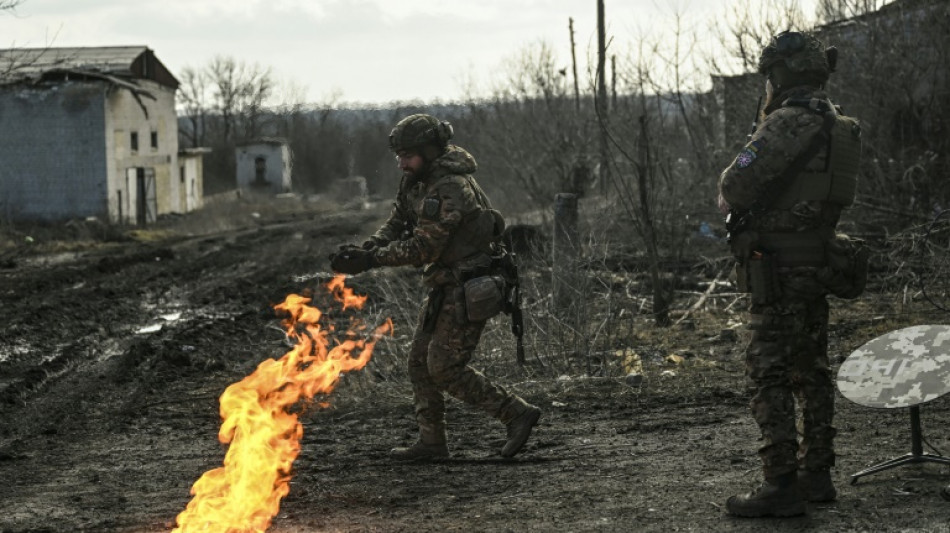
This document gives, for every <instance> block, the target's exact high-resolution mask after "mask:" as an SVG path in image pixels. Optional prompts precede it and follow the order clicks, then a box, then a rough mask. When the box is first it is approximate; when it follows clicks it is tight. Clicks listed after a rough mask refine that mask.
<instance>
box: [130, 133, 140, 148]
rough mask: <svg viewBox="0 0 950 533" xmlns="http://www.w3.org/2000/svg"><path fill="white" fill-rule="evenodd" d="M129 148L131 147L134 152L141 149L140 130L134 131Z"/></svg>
mask: <svg viewBox="0 0 950 533" xmlns="http://www.w3.org/2000/svg"><path fill="white" fill-rule="evenodd" d="M129 148H131V149H132V151H133V152H138V151H139V132H137V131H133V132H132V135H130V136H129Z"/></svg>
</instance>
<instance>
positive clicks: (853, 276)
mask: <svg viewBox="0 0 950 533" xmlns="http://www.w3.org/2000/svg"><path fill="white" fill-rule="evenodd" d="M825 254H826V258H827V262H828V264H827V266H825V267H824V268H821V269H820V270H819V271H818V280H819V281H820V282H821V283H823V284H824V285H825V287H826V288H827V289H828V292H830V293H831V294H833V295H835V296H837V297H838V298H844V299H848V300H850V299H853V298H857V297H858V296H860V295H861V293H863V292H864V288H865V286H866V285H867V282H868V263H869V260H870V255H871V251H870V249H869V248H868V246H867V244H866V243H865V242H864V240H862V239H854V238H851V237H849V236H847V235H844V234H842V233H839V234H837V235H835V238H834V239H832V240H831V241H829V243H828V246H827V247H826V251H825Z"/></svg>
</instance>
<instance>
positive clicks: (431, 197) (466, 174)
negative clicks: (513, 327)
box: [371, 145, 496, 267]
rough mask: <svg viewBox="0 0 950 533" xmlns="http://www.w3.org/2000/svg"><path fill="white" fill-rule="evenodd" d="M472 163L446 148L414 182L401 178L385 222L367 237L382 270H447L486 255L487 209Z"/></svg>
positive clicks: (489, 242) (490, 227)
mask: <svg viewBox="0 0 950 533" xmlns="http://www.w3.org/2000/svg"><path fill="white" fill-rule="evenodd" d="M476 169H477V164H476V163H475V158H474V157H472V155H471V154H469V153H468V152H467V151H465V150H464V149H462V148H460V147H458V146H454V145H449V147H448V148H447V149H446V151H445V153H443V154H442V155H441V156H440V157H439V158H437V159H435V160H434V161H432V163H431V164H430V165H429V168H428V169H427V171H426V172H425V174H424V175H422V176H421V177H420V178H419V179H410V178H406V177H403V179H402V181H401V182H400V184H399V191H398V192H397V194H396V200H395V202H394V203H393V209H392V212H391V214H390V215H389V219H388V220H387V221H386V222H385V223H384V224H383V225H382V227H380V228H379V230H378V231H377V232H376V233H375V234H374V235H373V236H372V237H371V240H372V241H373V242H375V243H376V244H377V246H378V248H377V249H376V260H377V261H378V262H379V264H381V265H385V266H402V265H413V266H423V265H429V264H434V263H437V264H438V266H443V267H452V266H453V264H454V263H456V262H457V261H459V260H460V259H463V258H466V257H470V256H471V255H473V254H475V253H477V252H485V253H489V254H490V253H491V252H492V247H493V242H494V240H495V238H496V235H495V234H494V220H493V219H492V220H491V222H489V220H488V217H485V216H481V215H483V214H485V213H489V214H490V211H489V210H490V209H491V203H490V202H489V200H488V197H487V196H485V193H484V192H483V191H482V189H481V187H479V186H478V183H476V182H475V179H474V178H473V177H472V173H474V172H475V170H476Z"/></svg>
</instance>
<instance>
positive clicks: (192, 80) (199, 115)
mask: <svg viewBox="0 0 950 533" xmlns="http://www.w3.org/2000/svg"><path fill="white" fill-rule="evenodd" d="M179 78H180V79H181V80H180V81H181V84H180V85H179V86H178V102H179V105H180V109H181V112H182V113H183V114H184V116H185V118H186V119H187V120H188V124H189V127H188V128H181V129H180V130H179V131H180V133H181V135H182V136H183V137H185V138H186V139H187V141H188V142H187V144H189V145H191V146H192V147H198V146H203V145H204V142H205V131H204V130H205V120H206V118H207V114H208V112H209V111H210V106H211V103H210V95H209V82H208V74H207V72H206V71H204V70H197V69H195V68H193V67H185V68H184V69H182V71H181V73H180V74H179Z"/></svg>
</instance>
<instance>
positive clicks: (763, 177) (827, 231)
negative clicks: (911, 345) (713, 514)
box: [719, 31, 867, 517]
mask: <svg viewBox="0 0 950 533" xmlns="http://www.w3.org/2000/svg"><path fill="white" fill-rule="evenodd" d="M836 59H837V50H835V49H834V48H828V49H826V48H825V47H824V45H823V44H822V43H821V41H819V40H818V39H817V38H815V37H813V36H812V35H808V34H805V33H800V32H792V31H786V32H782V33H780V34H778V35H777V36H775V37H774V38H772V40H771V42H770V43H769V45H768V46H766V47H765V49H764V50H763V51H762V55H761V57H760V58H759V64H758V70H759V73H760V74H762V75H764V76H766V78H767V81H766V85H765V104H764V108H763V109H762V111H761V115H760V118H759V122H760V124H759V125H758V127H757V129H756V130H754V131H753V134H752V135H751V138H750V139H749V142H748V143H747V144H746V145H745V147H744V148H743V149H742V151H740V152H739V155H738V156H737V157H736V158H735V160H734V161H733V162H732V164H731V165H729V167H728V168H726V169H725V170H724V171H723V173H722V175H721V176H720V178H719V204H720V208H722V209H723V211H724V212H726V211H728V216H727V218H726V228H727V229H728V230H729V232H730V241H729V242H730V246H731V247H732V251H733V253H734V254H735V256H736V260H737V265H736V277H737V284H738V285H739V288H740V290H742V291H745V292H749V293H751V294H750V299H751V306H750V321H749V327H750V329H751V330H752V339H751V342H750V343H749V346H748V348H747V350H746V372H747V375H748V377H749V378H750V379H751V380H752V382H753V383H754V385H755V389H756V390H755V395H754V397H753V398H752V401H751V408H752V415H753V417H754V418H755V421H756V423H757V424H758V425H759V428H760V430H761V432H762V440H763V441H764V444H763V445H762V447H761V448H760V449H759V456H760V458H761V459H762V463H763V470H764V476H765V481H764V482H763V483H762V485H761V486H760V487H758V488H757V489H755V490H753V491H752V492H750V493H748V494H741V495H736V496H733V497H731V498H729V499H728V501H727V502H726V510H727V511H728V512H729V513H730V514H732V515H736V516H748V517H758V516H794V515H799V514H802V513H804V512H805V502H806V501H812V502H824V501H831V500H834V499H835V498H836V496H837V493H836V491H835V487H834V484H833V483H832V479H831V472H830V469H831V467H832V466H833V465H834V461H835V454H834V448H833V440H834V436H835V428H834V426H832V418H833V416H834V384H833V380H832V376H831V371H830V369H829V364H828V353H827V350H828V302H827V301H826V296H827V295H828V294H829V293H830V294H834V295H836V296H840V297H844V298H854V297H856V296H857V295H858V294H859V293H860V292H861V291H862V290H863V287H864V282H865V280H866V275H867V271H866V267H867V251H866V248H864V247H863V245H862V243H861V242H860V241H857V240H853V239H849V238H848V237H847V236H845V235H840V234H836V232H835V227H836V225H837V223H838V219H839V217H840V215H841V211H842V209H843V208H844V207H846V206H848V205H850V204H851V203H852V202H853V201H854V193H855V187H856V185H857V175H858V166H859V160H860V150H861V140H860V133H861V131H860V128H859V127H858V123H857V121H855V120H854V119H852V118H849V117H846V116H844V115H843V114H841V110H840V108H838V107H837V106H835V105H834V104H832V103H831V101H830V100H829V99H828V94H827V93H826V92H825V91H824V85H825V83H826V82H827V81H828V78H829V75H830V73H831V72H833V71H834V69H835V62H836ZM862 267H863V270H862ZM796 399H797V400H798V402H799V406H800V408H801V410H802V420H801V425H802V435H801V442H799V441H798V434H797V432H796V416H795V401H796Z"/></svg>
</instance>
